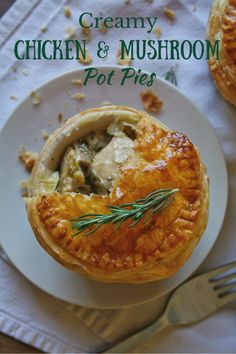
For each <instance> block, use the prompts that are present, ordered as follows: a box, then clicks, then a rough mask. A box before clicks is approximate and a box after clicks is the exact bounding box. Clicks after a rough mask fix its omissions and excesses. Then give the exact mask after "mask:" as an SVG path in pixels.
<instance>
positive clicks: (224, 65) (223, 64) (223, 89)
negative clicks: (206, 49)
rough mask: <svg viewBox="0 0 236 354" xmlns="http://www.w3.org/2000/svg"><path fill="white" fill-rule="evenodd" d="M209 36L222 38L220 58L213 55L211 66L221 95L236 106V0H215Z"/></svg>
mask: <svg viewBox="0 0 236 354" xmlns="http://www.w3.org/2000/svg"><path fill="white" fill-rule="evenodd" d="M207 36H208V38H209V40H210V42H211V44H212V46H213V45H214V42H215V40H217V39H219V40H220V59H219V60H217V59H216V58H215V57H211V58H210V60H209V68H210V70H211V73H212V77H213V79H214V82H215V85H216V87H217V88H218V90H219V91H220V93H221V95H222V96H223V97H224V98H225V99H226V100H227V101H229V102H231V103H232V104H233V105H235V106H236V0H225V1H222V0H214V1H213V4H212V8H211V11H210V15H209V21H208V31H207Z"/></svg>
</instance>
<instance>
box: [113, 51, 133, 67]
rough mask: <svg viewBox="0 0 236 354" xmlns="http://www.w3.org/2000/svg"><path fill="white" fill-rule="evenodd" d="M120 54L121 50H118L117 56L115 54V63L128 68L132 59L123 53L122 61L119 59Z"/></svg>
mask: <svg viewBox="0 0 236 354" xmlns="http://www.w3.org/2000/svg"><path fill="white" fill-rule="evenodd" d="M120 54H121V50H120V48H119V49H118V51H117V54H116V63H117V64H118V65H124V66H129V65H131V64H132V59H131V58H130V56H129V55H128V54H127V53H125V55H124V59H121V57H120Z"/></svg>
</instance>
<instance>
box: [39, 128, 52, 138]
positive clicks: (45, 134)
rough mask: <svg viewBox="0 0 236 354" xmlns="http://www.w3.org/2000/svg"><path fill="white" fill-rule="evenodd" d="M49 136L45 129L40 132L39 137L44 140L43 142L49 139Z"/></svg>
mask: <svg viewBox="0 0 236 354" xmlns="http://www.w3.org/2000/svg"><path fill="white" fill-rule="evenodd" d="M49 136H50V134H49V133H48V132H47V130H46V129H42V130H41V137H42V138H43V139H44V140H47V139H48V138H49Z"/></svg>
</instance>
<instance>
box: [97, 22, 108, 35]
mask: <svg viewBox="0 0 236 354" xmlns="http://www.w3.org/2000/svg"><path fill="white" fill-rule="evenodd" d="M99 31H100V32H101V33H106V32H107V31H108V28H107V27H106V26H105V25H104V22H102V23H101V25H100V28H99Z"/></svg>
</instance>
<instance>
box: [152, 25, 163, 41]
mask: <svg viewBox="0 0 236 354" xmlns="http://www.w3.org/2000/svg"><path fill="white" fill-rule="evenodd" d="M153 33H154V34H155V36H156V37H157V38H160V37H161V34H162V32H161V29H160V27H158V26H157V27H155V28H154V29H153Z"/></svg>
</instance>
